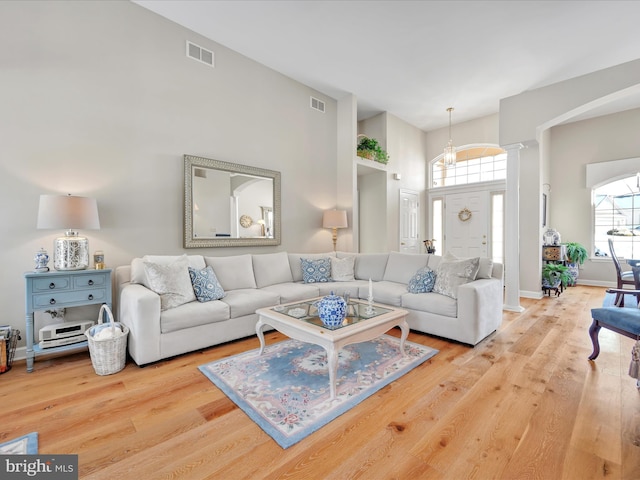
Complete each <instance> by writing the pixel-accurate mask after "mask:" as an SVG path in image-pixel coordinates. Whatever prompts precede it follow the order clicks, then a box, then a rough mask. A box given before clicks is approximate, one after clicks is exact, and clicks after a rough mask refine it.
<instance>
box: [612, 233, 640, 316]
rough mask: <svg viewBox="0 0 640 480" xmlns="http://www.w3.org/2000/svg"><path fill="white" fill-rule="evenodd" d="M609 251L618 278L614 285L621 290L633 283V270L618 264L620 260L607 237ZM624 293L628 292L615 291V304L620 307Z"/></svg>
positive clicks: (622, 305) (637, 288)
mask: <svg viewBox="0 0 640 480" xmlns="http://www.w3.org/2000/svg"><path fill="white" fill-rule="evenodd" d="M608 242H609V251H610V252H611V259H612V260H613V264H614V265H615V267H616V275H617V276H618V278H617V280H618V285H617V286H616V289H619V290H622V289H624V286H625V285H634V286H635V283H634V280H633V271H631V270H626V271H625V270H622V267H621V266H620V260H618V257H617V255H616V252H615V250H614V248H613V240H611V239H609V240H608ZM639 289H640V287H636V290H639ZM625 293H629V292H624V293H623V292H618V293H616V301H615V304H616V305H618V306H620V307H624V294H625Z"/></svg>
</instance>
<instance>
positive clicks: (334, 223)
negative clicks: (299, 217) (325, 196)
mask: <svg viewBox="0 0 640 480" xmlns="http://www.w3.org/2000/svg"><path fill="white" fill-rule="evenodd" d="M348 226H349V225H348V224H347V212H346V210H327V211H325V212H324V215H323V216H322V227H323V228H347V227H348Z"/></svg>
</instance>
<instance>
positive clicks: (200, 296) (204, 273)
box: [189, 265, 224, 302]
mask: <svg viewBox="0 0 640 480" xmlns="http://www.w3.org/2000/svg"><path fill="white" fill-rule="evenodd" d="M189 276H190V277H191V285H193V293H195V295H196V300H198V301H199V302H210V301H211V300H220V299H221V298H222V297H224V289H223V288H222V286H221V285H220V282H219V281H218V278H217V277H216V274H215V273H214V271H213V268H211V266H209V265H207V266H206V267H205V268H203V269H200V270H198V269H195V268H193V267H189Z"/></svg>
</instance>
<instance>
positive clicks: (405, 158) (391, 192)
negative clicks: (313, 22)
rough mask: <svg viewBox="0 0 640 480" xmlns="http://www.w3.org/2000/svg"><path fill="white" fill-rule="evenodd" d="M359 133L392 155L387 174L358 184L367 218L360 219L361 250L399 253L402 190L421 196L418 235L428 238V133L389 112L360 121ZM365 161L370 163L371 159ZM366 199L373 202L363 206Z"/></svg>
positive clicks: (361, 208)
mask: <svg viewBox="0 0 640 480" xmlns="http://www.w3.org/2000/svg"><path fill="white" fill-rule="evenodd" d="M358 133H360V134H364V135H367V136H369V137H372V138H375V139H376V140H378V143H379V144H380V146H381V147H382V148H383V149H385V150H386V151H387V153H388V154H389V163H388V164H387V165H386V167H385V170H386V171H385V172H376V173H373V174H371V175H372V176H373V178H366V180H364V181H361V180H359V182H358V188H359V192H360V201H361V203H360V212H361V213H362V214H364V215H365V217H364V218H361V219H360V227H361V230H360V235H361V238H360V242H359V244H360V251H362V252H379V251H390V250H393V251H399V250H400V237H399V231H400V228H399V217H400V216H399V209H400V190H401V189H407V190H412V191H414V192H416V193H417V194H418V195H419V198H420V214H419V218H420V219H421V224H420V230H419V235H420V238H421V239H424V238H426V233H425V232H426V224H425V223H424V222H422V219H424V218H425V215H426V208H425V207H426V203H425V201H424V198H425V175H426V162H427V157H426V138H427V134H426V133H425V132H424V131H422V130H420V129H418V128H416V127H414V126H413V125H409V124H408V123H407V122H405V121H404V120H401V119H400V118H398V117H396V116H395V115H392V114H390V113H388V112H384V113H381V114H379V115H376V116H374V117H371V118H368V119H366V120H362V121H360V122H358ZM364 162H365V163H367V162H368V160H365V161H364ZM374 165H375V163H374ZM394 174H399V175H400V180H396V179H395V178H394ZM371 175H368V176H367V177H371ZM359 178H360V179H363V178H365V177H362V176H360V177H359ZM365 199H366V201H367V202H370V203H369V204H368V205H364V204H363V203H362V202H363V201H365ZM365 210H368V212H365ZM382 212H384V214H382ZM374 220H375V221H374ZM374 232H375V235H376V237H375V238H373V235H374Z"/></svg>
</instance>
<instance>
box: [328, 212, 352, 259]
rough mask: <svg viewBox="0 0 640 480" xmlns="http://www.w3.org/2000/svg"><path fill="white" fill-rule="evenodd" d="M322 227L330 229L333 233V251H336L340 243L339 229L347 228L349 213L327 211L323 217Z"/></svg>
mask: <svg viewBox="0 0 640 480" xmlns="http://www.w3.org/2000/svg"><path fill="white" fill-rule="evenodd" d="M322 227H323V228H330V229H332V231H333V250H334V251H335V249H336V242H337V241H338V229H339V228H347V227H348V224H347V212H346V210H327V211H325V212H324V215H323V216H322Z"/></svg>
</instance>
